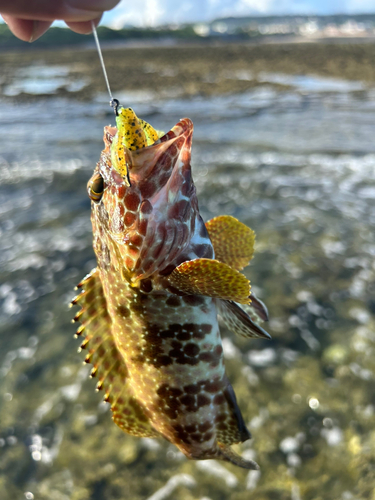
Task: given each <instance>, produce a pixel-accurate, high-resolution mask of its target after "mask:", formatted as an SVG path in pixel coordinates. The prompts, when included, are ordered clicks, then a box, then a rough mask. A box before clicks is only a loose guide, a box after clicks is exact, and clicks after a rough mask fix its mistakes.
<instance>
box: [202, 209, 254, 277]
mask: <svg viewBox="0 0 375 500" xmlns="http://www.w3.org/2000/svg"><path fill="white" fill-rule="evenodd" d="M206 228H207V231H208V235H209V237H210V240H211V242H212V245H213V247H214V250H215V259H217V260H219V261H220V262H224V263H225V264H228V265H229V266H231V267H233V269H237V270H238V271H240V270H241V269H243V268H244V267H246V266H247V265H248V264H249V262H250V260H251V259H252V258H253V254H254V243H255V233H254V231H253V230H252V229H250V228H249V227H247V226H245V224H243V223H242V222H240V221H239V220H237V219H235V218H234V217H232V216H231V215H219V217H215V218H213V219H211V220H209V221H208V222H206Z"/></svg>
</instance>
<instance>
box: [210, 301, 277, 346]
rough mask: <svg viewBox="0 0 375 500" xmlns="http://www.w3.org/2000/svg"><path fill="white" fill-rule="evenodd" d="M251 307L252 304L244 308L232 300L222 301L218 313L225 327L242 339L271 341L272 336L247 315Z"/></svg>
mask: <svg viewBox="0 0 375 500" xmlns="http://www.w3.org/2000/svg"><path fill="white" fill-rule="evenodd" d="M251 306H252V302H251V304H248V305H244V306H243V307H242V305H241V306H239V305H238V304H236V303H235V302H232V301H230V300H220V301H218V313H219V315H220V317H221V318H222V320H223V322H224V324H225V326H226V327H227V328H228V329H229V330H231V331H232V332H235V333H237V334H238V335H241V337H245V338H249V337H250V338H266V339H270V338H271V335H270V334H269V333H267V332H266V330H263V328H261V327H260V326H259V325H257V324H256V323H255V322H254V321H253V319H252V318H251V317H250V315H249V314H248V313H247V311H249V310H250V309H251ZM249 312H250V311H249Z"/></svg>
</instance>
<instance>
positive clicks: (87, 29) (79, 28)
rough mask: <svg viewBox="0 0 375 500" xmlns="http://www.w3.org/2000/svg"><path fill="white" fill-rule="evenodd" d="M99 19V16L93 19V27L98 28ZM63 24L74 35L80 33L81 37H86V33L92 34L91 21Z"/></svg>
mask: <svg viewBox="0 0 375 500" xmlns="http://www.w3.org/2000/svg"><path fill="white" fill-rule="evenodd" d="M101 18H102V16H99V17H97V18H96V19H93V21H94V24H95V26H98V24H99V23H100V19H101ZM65 22H66V24H67V25H68V26H69V28H70V29H71V30H72V31H75V32H76V33H80V34H81V35H87V34H88V33H91V32H92V25H91V21H86V22H80V23H71V22H67V21H65Z"/></svg>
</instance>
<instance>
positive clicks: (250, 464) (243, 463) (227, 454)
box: [217, 443, 259, 470]
mask: <svg viewBox="0 0 375 500" xmlns="http://www.w3.org/2000/svg"><path fill="white" fill-rule="evenodd" d="M217 444H218V450H219V454H218V456H217V458H218V459H219V460H225V461H226V462H230V463H231V464H233V465H237V466H238V467H242V468H243V469H251V470H259V465H258V464H257V463H256V462H254V461H253V460H246V459H245V458H242V457H241V456H240V455H238V454H237V453H235V452H234V451H233V450H232V448H231V447H230V446H228V445H226V444H223V443H217Z"/></svg>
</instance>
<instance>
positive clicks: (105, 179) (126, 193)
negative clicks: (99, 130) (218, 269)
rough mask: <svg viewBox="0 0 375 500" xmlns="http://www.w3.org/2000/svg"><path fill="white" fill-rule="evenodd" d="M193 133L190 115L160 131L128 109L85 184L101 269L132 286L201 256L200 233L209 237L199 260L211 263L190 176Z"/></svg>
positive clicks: (120, 116)
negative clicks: (112, 271)
mask: <svg viewBox="0 0 375 500" xmlns="http://www.w3.org/2000/svg"><path fill="white" fill-rule="evenodd" d="M192 134H193V123H192V122H191V120H189V119H188V118H184V119H182V120H181V121H180V122H178V123H177V124H176V125H175V126H174V127H173V128H172V129H171V130H170V131H169V132H168V133H166V134H162V133H159V132H157V131H156V130H155V129H153V127H152V126H151V125H149V124H148V123H147V122H145V121H143V120H141V119H139V118H138V117H137V116H136V115H135V113H134V111H133V110H132V109H131V108H127V109H124V108H122V109H121V110H120V112H119V114H118V116H117V118H116V127H111V126H109V127H105V129H104V143H105V149H104V151H103V152H102V155H101V158H100V161H99V162H98V164H97V167H96V169H95V172H94V174H93V176H92V178H91V179H90V181H89V183H88V193H89V196H90V198H91V199H92V223H93V230H94V248H95V251H96V254H97V257H98V262H99V266H102V267H103V268H106V267H107V268H108V266H112V267H114V268H115V269H117V270H120V271H121V273H122V275H123V276H124V278H126V279H128V280H129V281H131V282H133V283H136V282H139V280H144V279H146V278H150V277H152V276H154V275H155V274H160V275H166V274H168V273H169V272H171V271H172V270H173V269H174V268H175V267H176V266H177V265H179V264H180V263H181V262H183V261H184V260H188V259H191V258H194V256H195V257H196V254H194V250H193V249H192V245H193V246H194V245H195V243H196V242H195V240H196V239H197V238H198V239H199V238H201V237H200V236H199V235H198V234H197V231H198V232H199V231H200V232H201V233H202V235H203V239H204V240H205V241H204V243H203V242H202V243H203V244H204V245H205V246H204V250H203V251H201V255H199V256H204V257H206V256H207V257H208V258H212V255H213V252H212V247H211V245H210V241H209V238H208V235H207V231H206V230H205V227H204V223H203V221H202V219H201V218H200V215H199V211H198V202H197V197H196V192H195V186H194V183H193V179H192V175H191V166H190V158H191V144H192ZM203 233H204V234H203ZM205 252H206V253H205ZM203 254H204V255H203ZM206 254H207V255H206Z"/></svg>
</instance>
